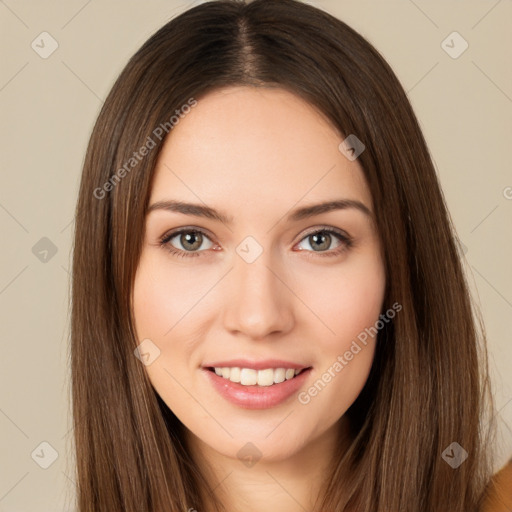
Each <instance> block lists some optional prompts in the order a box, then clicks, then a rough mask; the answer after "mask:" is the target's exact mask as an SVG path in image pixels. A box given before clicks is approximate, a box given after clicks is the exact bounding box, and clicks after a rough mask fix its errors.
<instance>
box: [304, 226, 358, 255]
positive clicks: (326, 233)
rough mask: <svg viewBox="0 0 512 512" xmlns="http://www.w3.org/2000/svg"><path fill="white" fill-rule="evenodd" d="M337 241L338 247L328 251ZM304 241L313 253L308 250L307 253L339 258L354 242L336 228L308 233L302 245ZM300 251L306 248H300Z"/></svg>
mask: <svg viewBox="0 0 512 512" xmlns="http://www.w3.org/2000/svg"><path fill="white" fill-rule="evenodd" d="M336 239H337V240H338V245H337V246H336V247H334V248H333V250H331V251H328V249H329V248H331V244H332V242H333V241H334V240H336ZM304 241H306V242H307V245H309V247H310V248H311V249H312V251H309V250H308V251H306V252H309V253H318V256H338V255H339V254H341V253H342V252H344V251H346V250H347V249H349V248H350V247H352V245H353V240H352V238H350V236H348V235H347V234H346V233H344V232H342V231H339V230H337V229H334V228H322V229H317V230H316V231H312V232H310V233H308V234H307V235H306V236H305V237H304V238H303V239H302V240H301V241H300V243H303V242H304ZM299 250H300V251H303V250H304V248H299ZM310 255H311V254H310ZM308 256H309V255H308Z"/></svg>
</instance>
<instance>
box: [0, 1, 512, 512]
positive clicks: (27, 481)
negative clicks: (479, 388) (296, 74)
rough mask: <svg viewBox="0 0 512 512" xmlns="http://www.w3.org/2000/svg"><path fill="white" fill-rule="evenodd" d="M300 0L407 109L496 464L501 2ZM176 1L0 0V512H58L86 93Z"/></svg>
mask: <svg viewBox="0 0 512 512" xmlns="http://www.w3.org/2000/svg"><path fill="white" fill-rule="evenodd" d="M196 3H200V2H194V4H196ZM311 3H314V4H315V5H318V6H320V7H323V8H324V9H326V10H327V11H329V12H331V13H332V14H334V15H336V16H338V17H339V18H341V19H342V20H344V21H345V22H347V23H348V24H349V25H351V26H352V27H354V28H355V29H356V30H358V31H359V32H360V33H361V34H362V35H363V36H365V37H366V38H367V39H368V40H369V41H370V42H371V43H373V44H374V45H375V46H376V47H377V49H378V50H379V51H380V52H381V53H382V54H383V56H384V57H385V58H386V59H387V60H388V62H389V63H390V64H391V66H392V67H393V69H394V70H395V72H396V73H397V75H398V77H399V79H400V80H401V82H402V84H403V86H404V88H405V89H406V91H407V92H408V95H409V98H410V100H411V102H412V104H413V107H414V109H415V111H416V113H417V116H418V118H419V120H420V123H421V126H422V128H423V130H424V134H425V136H426V139H427V142H428V144H429V147H430V150H431V153H432V155H433V157H434V160H435V163H436V168H437V171H438V174H439V176H440V179H441V183H442V187H443V190H444V193H445V196H446V199H447V202H448V206H449V208H450V211H451V214H452V216H453V220H454V222H455V225H456V227H457V231H458V233H459V236H460V239H461V241H462V243H463V244H464V246H465V247H466V248H467V252H466V259H467V270H468V274H469V277H470V280H471V282H472V283H473V290H474V294H475V298H476V300H477V303H478V304H480V307H481V309H482V313H483V316H484V320H485V322H486V326H487V332H488V337H489V345H490V353H491V367H492V371H493V379H494V383H495V397H496V404H497V408H498V410H499V414H498V416H499V417H498V420H499V424H500V439H499V440H500V445H499V448H498V461H497V464H498V465H499V464H501V463H503V462H504V461H505V460H506V458H507V457H509V456H511V455H512V373H511V371H510V368H512V344H511V339H510V331H511V318H512V291H511V289H512V288H511V284H512V272H511V270H510V268H511V267H510V262H511V261H512V242H511V232H512V229H511V227H512V188H511V187H512V172H511V168H510V163H509V162H510V156H509V150H510V141H511V140H512V137H511V135H512V133H511V113H512V69H511V66H510V49H511V48H512V32H511V31H510V26H511V22H512V2H511V1H510V0H501V1H487V0H485V1H484V0H478V1H476V0H473V1H468V0H465V1H464V2H462V1H445V0H435V1H426V0H415V1H414V2H413V1H412V0H394V1H389V2H380V1H377V0H372V1H368V0H367V1H357V2H356V1H346V0H339V1H334V0H332V1H329V0H325V1H317V2H311ZM190 5H191V4H187V3H180V2H177V1H163V0H160V1H157V0H151V1H144V2H143V1H134V0H131V1H113V0H102V1H100V0H90V1H88V2H87V1H84V0H66V1H64V0H54V1H52V2H49V1H28V0H19V1H15V0H5V1H1V2H0V19H1V34H2V36H1V38H2V41H1V43H2V45H1V48H2V49H1V52H2V67H1V69H0V105H1V112H2V123H1V134H0V140H1V143H2V149H1V152H0V158H1V170H2V180H1V181H2V186H1V190H0V224H1V227H2V239H3V244H2V247H3V250H2V251H1V253H0V254H1V267H0V311H1V315H2V323H1V330H2V338H1V339H2V352H1V354H2V357H1V358H0V361H1V372H0V375H1V381H0V385H1V389H2V394H1V400H0V432H1V441H0V442H1V445H2V464H1V470H0V512H6V511H9V512H11V511H63V510H72V506H71V503H72V498H73V481H72V479H73V471H72V464H73V457H72V455H71V446H72V445H71V439H72V432H71V430H70V417H69V401H68V384H69V380H68V379H69V370H68V368H69V362H68V352H67V350H68V340H67V332H68V326H69V317H68V303H69V298H68V287H69V269H70V247H71V239H72V231H73V223H72V220H73V211H74V210H73V209H74V204H75V201H76V196H77V190H78V183H79V178H80V172H81V165H82V162H83V157H84V152H85V148H86V144H87V140H88V136H89V134H90V130H91V128H92V124H93V122H94V120H95V117H96V115H97V113H98V111H99V108H100V106H101V103H102V100H103V99H104V98H105V97H106V95H107V93H108V91H109V89H110V87H111V85H112V83H113V81H114V79H115V78H116V77H117V75H118V73H119V72H120V71H121V69H122V68H123V67H124V65H125V63H126V62H127V60H128V58H129V57H130V56H131V55H132V54H133V53H134V52H135V51H136V50H137V49H138V48H139V46H140V45H141V44H142V43H143V42H144V41H145V40H146V39H147V38H148V37H149V36H150V35H151V34H152V33H153V32H154V31H155V30H156V29H158V28H160V27H161V26H162V25H163V24H164V23H165V22H167V21H168V20H169V19H170V18H171V17H173V16H174V15H176V14H177V13H179V12H181V11H183V10H184V9H185V8H186V7H187V6H190ZM43 31H46V32H48V33H49V34H51V36H52V37H53V38H54V39H55V40H56V41H57V43H58V49H57V50H56V51H55V52H54V53H53V54H52V55H50V56H49V57H48V58H47V59H43V58H41V57H40V56H39V54H38V53H36V52H35V51H34V50H33V49H32V47H31V43H32V41H34V40H35V43H34V44H36V43H38V41H39V44H40V46H42V45H41V43H40V39H41V38H39V37H38V36H39V34H41V32H43ZM453 31H457V32H459V33H460V35H461V36H462V37H463V38H464V40H466V41H467V43H468V44H469V47H468V49H467V50H466V51H465V52H464V53H462V54H461V55H460V56H459V57H458V58H456V59H454V58H452V57H451V56H450V55H448V53H446V51H445V50H444V49H443V47H442V46H441V43H442V41H443V40H445V39H446V38H447V36H448V35H449V34H451V33H452V32H453ZM450 41H451V40H450V39H448V44H450V45H451V46H453V48H452V50H451V51H452V52H453V51H456V50H458V49H460V48H462V47H461V46H460V45H461V44H462V41H460V40H456V39H455V40H454V43H451V42H450ZM45 48H46V49H48V48H49V40H48V39H46V44H45ZM40 51H42V50H40ZM507 187H508V188H507ZM43 237H46V238H48V239H49V240H51V243H52V244H53V245H54V246H55V248H56V249H57V252H56V254H54V255H52V252H51V251H50V252H49V253H48V254H47V255H46V259H47V261H46V262H43V261H41V260H40V258H43V257H44V256H45V255H44V253H41V252H40V251H41V250H42V249H41V247H42V248H43V249H44V247H45V244H48V241H43V242H39V240H40V239H41V238H43ZM38 242H39V244H42V245H41V246H36V249H34V252H36V254H34V252H33V249H32V248H33V247H34V246H35V245H36V244H37V243H38ZM461 378H462V379H463V378H464V376H463V375H461ZM454 414H456V411H454ZM42 442H47V443H49V444H50V445H51V447H53V449H54V450H55V451H56V455H57V459H56V460H55V462H54V463H53V464H51V466H50V467H48V469H42V468H41V467H40V466H39V465H38V464H37V463H36V462H35V461H36V460H37V461H38V462H39V463H42V462H44V461H46V462H47V463H48V462H51V455H52V451H51V450H52V449H51V448H49V447H48V446H46V445H43V447H40V443H42ZM31 454H34V455H33V458H32V456H31Z"/></svg>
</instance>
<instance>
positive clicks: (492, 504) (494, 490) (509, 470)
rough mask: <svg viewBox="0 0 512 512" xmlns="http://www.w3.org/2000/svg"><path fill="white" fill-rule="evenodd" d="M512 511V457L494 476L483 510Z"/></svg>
mask: <svg viewBox="0 0 512 512" xmlns="http://www.w3.org/2000/svg"><path fill="white" fill-rule="evenodd" d="M511 511H512V459H510V460H509V461H508V463H507V464H505V466H503V467H502V468H501V469H500V470H499V471H498V472H497V473H496V474H495V475H494V476H493V478H492V480H491V482H490V483H489V485H488V487H487V490H486V497H485V500H484V502H483V505H482V508H481V512H511Z"/></svg>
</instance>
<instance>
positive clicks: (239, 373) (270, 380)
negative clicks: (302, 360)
mask: <svg viewBox="0 0 512 512" xmlns="http://www.w3.org/2000/svg"><path fill="white" fill-rule="evenodd" d="M311 368H312V367H311V366H308V367H306V368H285V367H282V368H263V369H260V370H256V369H253V368H242V367H238V366H234V367H228V366H224V367H220V366H215V367H214V366H208V367H205V370H208V371H209V372H212V373H215V374H216V375H218V376H219V377H221V378H222V379H225V380H227V381H230V382H233V383H236V384H240V385H242V386H248V387H269V386H275V385H277V384H281V383H282V382H285V381H289V380H292V379H295V378H296V377H297V376H299V375H301V374H302V373H303V372H306V371H308V370H310V369H311Z"/></svg>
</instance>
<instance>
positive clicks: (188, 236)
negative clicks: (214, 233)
mask: <svg viewBox="0 0 512 512" xmlns="http://www.w3.org/2000/svg"><path fill="white" fill-rule="evenodd" d="M175 239H176V240H175ZM173 240H175V242H174V243H176V244H178V245H181V247H179V246H178V247H176V246H175V245H174V244H173ZM205 241H209V243H210V245H207V246H206V247H204V246H203V245H204V242H205ZM160 246H161V247H164V248H166V249H167V250H168V251H169V252H170V253H171V254H174V255H175V256H180V257H188V256H199V253H200V252H202V250H205V249H210V248H211V247H212V246H213V242H212V241H211V240H210V239H209V237H208V236H207V235H206V233H205V232H204V231H202V230H200V229H197V228H194V229H192V228H181V229H178V230H175V231H172V232H171V233H166V234H165V235H164V236H163V237H162V238H161V240H160ZM201 247H203V249H202V250H199V249H200V248H201Z"/></svg>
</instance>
